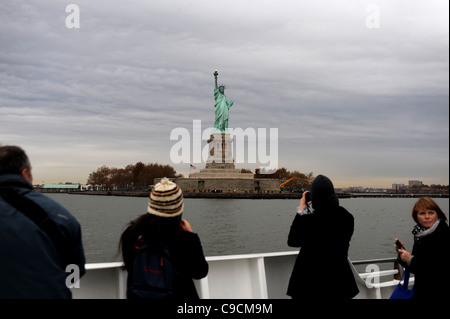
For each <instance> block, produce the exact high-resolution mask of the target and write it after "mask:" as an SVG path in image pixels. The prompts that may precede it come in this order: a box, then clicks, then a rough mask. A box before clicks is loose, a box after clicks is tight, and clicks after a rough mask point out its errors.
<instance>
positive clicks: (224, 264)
mask: <svg viewBox="0 0 450 319" xmlns="http://www.w3.org/2000/svg"><path fill="white" fill-rule="evenodd" d="M297 254H298V251H288V252H277V253H261V254H247V255H232V256H214V257H206V260H207V261H208V264H209V273H208V276H207V277H205V278H203V279H200V280H195V281H194V283H195V285H196V288H197V291H198V293H199V296H200V298H204V299H216V298H218V299H283V298H289V297H288V296H287V295H286V288H287V285H288V282H289V278H290V275H291V273H292V269H293V266H294V263H295V259H296V257H297ZM386 263H393V264H394V267H393V269H388V270H379V269H380V267H378V264H386ZM349 264H350V265H351V268H352V271H353V273H354V276H355V280H356V282H357V285H358V288H359V290H360V293H359V294H358V295H357V296H356V297H355V298H357V299H385V298H386V299H387V298H389V296H390V295H391V294H392V291H393V290H394V289H395V287H396V286H397V284H398V278H399V277H398V276H401V272H402V269H401V266H399V265H398V264H396V260H395V258H384V259H371V260H358V261H353V262H351V261H350V260H349ZM360 265H367V266H366V268H365V269H366V270H365V272H361V273H358V271H357V270H356V268H355V266H360ZM369 266H370V267H369ZM335 275H337V276H338V275H339V274H335ZM392 275H394V276H395V278H393V279H392V280H389V279H388V280H387V281H382V280H381V278H382V277H384V278H386V277H387V276H392ZM396 278H397V279H396ZM410 281H411V280H410ZM412 281H413V278H412ZM126 282H127V272H126V270H124V268H123V264H122V263H121V262H113V263H96V264H87V265H86V274H85V275H84V276H83V277H82V278H81V280H80V282H79V288H74V289H72V294H73V297H74V298H75V299H78V298H89V299H91V298H93V299H95V298H101V299H123V298H126ZM336 289H337V290H338V287H336ZM330 298H332V297H331V296H330Z"/></svg>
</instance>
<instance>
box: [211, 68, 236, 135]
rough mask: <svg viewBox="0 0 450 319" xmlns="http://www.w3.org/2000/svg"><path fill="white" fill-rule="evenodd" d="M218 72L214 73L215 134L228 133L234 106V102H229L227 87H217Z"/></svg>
mask: <svg viewBox="0 0 450 319" xmlns="http://www.w3.org/2000/svg"><path fill="white" fill-rule="evenodd" d="M217 75H219V73H218V72H217V70H215V71H214V79H215V88H214V99H215V104H214V107H215V108H216V118H215V120H214V129H213V133H223V134H225V133H228V118H229V117H230V112H229V110H230V107H231V106H232V105H233V103H234V102H233V100H227V97H226V96H225V85H223V84H221V85H217Z"/></svg>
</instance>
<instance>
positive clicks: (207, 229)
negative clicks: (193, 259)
mask: <svg viewBox="0 0 450 319" xmlns="http://www.w3.org/2000/svg"><path fill="white" fill-rule="evenodd" d="M48 196H49V197H51V198H53V199H55V200H56V201H58V202H60V203H61V204H62V205H64V206H65V207H66V208H67V209H68V210H69V211H70V212H71V213H72V214H73V215H74V216H75V217H76V218H77V219H78V221H79V222H80V224H81V227H82V232H83V244H84V248H85V253H86V259H87V262H88V263H93V262H110V261H120V260H121V259H120V258H115V255H116V253H117V247H118V242H119V237H120V235H121V233H122V231H123V230H124V229H125V227H126V225H127V223H128V222H129V221H130V220H132V219H134V218H136V217H138V216H139V215H141V214H144V213H145V212H146V209H147V201H148V199H147V198H143V197H114V196H90V195H68V194H48ZM416 200H417V199H414V198H398V199H397V198H393V199H390V198H350V199H340V204H341V206H343V207H345V208H347V209H348V211H349V212H350V213H352V215H353V216H354V217H355V232H354V234H353V237H352V241H351V243H350V251H349V257H350V259H352V260H360V259H373V258H385V257H395V256H396V253H395V250H394V244H393V243H394V239H395V237H399V238H401V239H402V241H403V243H404V244H405V246H406V248H407V249H408V248H409V249H410V248H411V247H412V234H411V229H412V227H413V226H414V221H413V220H412V218H411V209H412V207H413V205H414V203H415V202H416ZM435 200H436V202H437V203H438V205H439V206H440V207H441V208H442V210H443V211H444V213H445V214H446V215H447V217H448V212H449V199H435ZM297 206H298V200H291V199H272V200H247V199H185V210H184V213H183V218H185V219H187V220H188V221H189V222H190V223H191V225H192V228H193V230H194V232H196V233H198V234H199V236H200V239H201V242H202V245H203V249H204V252H205V255H206V256H218V255H231V254H247V253H262V252H276V251H291V250H295V249H294V248H291V247H288V246H287V244H286V240H287V235H288V233H289V228H290V225H291V223H292V220H293V219H294V216H295V211H296V207H297Z"/></svg>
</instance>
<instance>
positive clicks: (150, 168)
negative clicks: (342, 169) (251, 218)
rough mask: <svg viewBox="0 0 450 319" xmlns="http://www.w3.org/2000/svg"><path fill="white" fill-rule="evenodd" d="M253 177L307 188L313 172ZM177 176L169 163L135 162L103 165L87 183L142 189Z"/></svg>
mask: <svg viewBox="0 0 450 319" xmlns="http://www.w3.org/2000/svg"><path fill="white" fill-rule="evenodd" d="M241 171H242V172H243V173H252V172H251V171H250V170H248V169H242V170H241ZM254 176H255V178H269V179H279V180H282V181H287V180H289V179H291V178H292V180H291V181H289V182H288V183H287V184H286V185H285V187H286V188H290V189H301V188H309V185H310V181H308V180H312V179H313V178H314V177H313V173H308V174H304V173H300V172H298V171H292V172H291V171H289V170H287V169H286V168H284V167H282V168H279V169H277V170H276V171H275V172H274V173H271V174H268V173H265V172H263V171H261V170H260V169H256V170H255V173H254ZM162 177H168V178H177V177H183V175H182V174H177V172H176V170H175V169H174V168H173V167H172V166H170V165H161V164H158V163H148V164H144V163H142V162H137V163H136V164H129V165H127V166H125V167H124V168H115V167H108V166H106V165H103V166H101V167H99V168H98V169H97V170H96V171H94V172H92V173H90V174H89V177H88V179H87V184H89V185H93V186H95V185H97V186H100V185H101V186H102V187H104V188H107V189H112V188H116V189H125V188H126V189H129V188H136V189H142V188H146V187H148V186H149V185H152V184H153V183H154V180H155V178H162Z"/></svg>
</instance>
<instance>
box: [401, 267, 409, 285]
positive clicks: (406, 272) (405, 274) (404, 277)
mask: <svg viewBox="0 0 450 319" xmlns="http://www.w3.org/2000/svg"><path fill="white" fill-rule="evenodd" d="M401 280H403V284H402V286H403V287H404V288H406V289H408V285H409V270H408V269H406V268H405V270H404V271H403V275H402V279H401ZM401 280H400V282H401Z"/></svg>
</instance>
